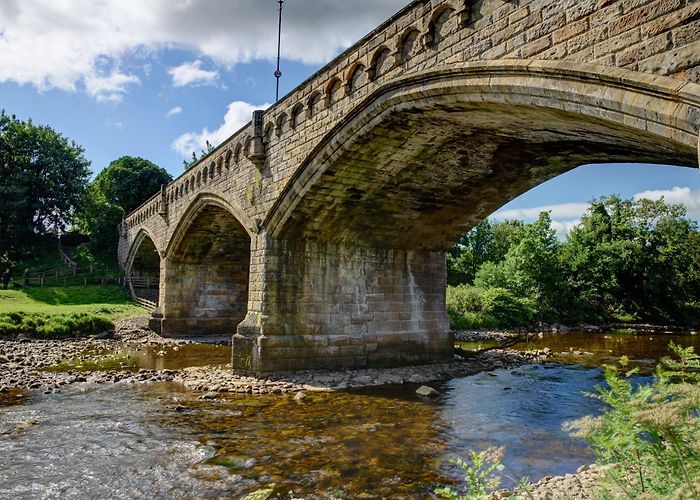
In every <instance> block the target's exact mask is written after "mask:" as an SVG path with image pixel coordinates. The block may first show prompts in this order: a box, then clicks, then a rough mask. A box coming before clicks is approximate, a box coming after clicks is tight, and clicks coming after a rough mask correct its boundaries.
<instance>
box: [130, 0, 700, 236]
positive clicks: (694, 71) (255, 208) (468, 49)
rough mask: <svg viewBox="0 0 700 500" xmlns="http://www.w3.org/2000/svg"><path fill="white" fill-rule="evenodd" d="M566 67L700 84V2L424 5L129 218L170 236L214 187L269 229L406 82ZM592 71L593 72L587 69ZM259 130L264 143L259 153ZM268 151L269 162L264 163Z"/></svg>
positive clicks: (540, 0)
mask: <svg viewBox="0 0 700 500" xmlns="http://www.w3.org/2000/svg"><path fill="white" fill-rule="evenodd" d="M499 59H509V60H513V59H515V60H518V59H521V60H560V61H568V62H573V63H577V64H582V65H594V66H590V68H591V72H592V73H593V74H595V73H596V72H600V71H604V69H601V67H602V68H604V67H605V66H609V67H620V68H624V69H627V70H631V71H639V72H642V73H646V74H653V75H660V76H669V77H673V78H677V79H679V80H682V81H691V82H700V1H699V0H518V1H517V2H516V1H503V0H479V1H476V2H474V1H472V0H443V1H439V0H432V1H428V0H418V1H415V2H413V3H412V4H410V5H409V6H407V7H406V8H405V9H404V10H402V11H401V12H399V13H398V14H397V15H395V16H394V17H393V18H391V19H390V20H388V21H387V22H386V23H384V24H383V25H382V26H380V27H378V28H377V29H376V30H374V31H373V32H371V33H370V34H368V35H367V36H366V37H364V38H363V39H362V40H360V41H359V42H358V43H356V44H355V45H354V46H352V47H350V48H349V49H348V50H346V51H345V52H344V53H342V54H341V55H339V56H338V57H337V58H336V59H334V60H333V61H331V62H330V63H329V64H328V65H327V66H325V67H324V68H322V69H321V70H319V71H318V72H317V73H316V74H314V75H313V76H311V77H310V78H309V79H308V80H307V81H306V82H304V83H302V84H301V85H300V86H299V87H298V88H296V89H295V90H293V91H292V92H290V94H288V95H287V96H285V97H284V98H283V99H281V100H280V101H279V102H278V103H276V104H275V105H273V106H272V107H271V108H269V109H268V110H266V111H265V113H264V115H263V116H262V119H261V125H260V130H258V131H256V129H255V127H254V124H253V123H250V124H248V125H246V126H245V127H243V128H242V129H241V130H240V131H238V132H236V133H235V134H234V135H233V136H231V137H230V138H229V139H228V140H226V141H225V142H224V143H223V144H222V145H220V146H219V147H217V148H216V149H215V150H214V151H213V152H212V153H211V154H209V155H208V156H207V157H205V158H203V159H202V160H201V161H200V162H199V163H198V164H197V165H195V166H194V167H192V168H191V169H190V170H188V171H187V172H186V173H185V174H183V175H182V176H181V177H179V178H178V179H176V180H175V181H174V182H173V183H171V184H170V185H169V186H168V187H167V189H166V191H165V193H164V197H163V198H160V197H159V196H155V197H154V198H153V199H151V200H149V201H148V202H146V203H145V204H144V205H143V206H142V207H140V208H139V209H137V210H136V211H135V212H134V213H133V214H131V215H130V216H129V217H128V218H127V219H126V221H125V229H126V230H127V231H132V230H134V229H138V227H139V226H141V225H143V224H144V223H147V222H148V221H155V222H153V223H154V224H156V225H158V214H159V212H161V211H163V210H166V211H167V212H168V216H169V218H170V221H171V222H170V223H169V224H166V226H165V227H164V228H163V230H164V232H165V233H166V234H164V236H163V237H164V239H165V240H167V238H168V236H169V234H168V233H169V232H170V231H172V221H175V222H176V221H177V219H178V217H180V216H181V214H182V213H183V211H184V210H185V209H186V207H187V206H188V204H189V203H190V202H191V200H192V199H193V198H194V197H195V196H196V195H197V194H198V193H200V192H203V191H209V190H212V189H213V190H215V191H216V192H217V193H220V194H221V195H222V196H223V197H225V198H226V199H227V200H229V201H230V202H231V203H233V204H234V205H236V206H237V207H240V209H241V211H242V212H244V213H245V214H246V216H247V217H249V218H250V220H251V221H254V222H253V224H254V225H256V228H255V229H258V228H259V227H258V226H260V227H262V226H264V224H265V221H266V219H267V218H268V217H269V214H270V211H271V210H272V209H273V206H274V203H275V202H276V200H277V199H278V198H279V197H280V194H281V193H282V192H283V191H284V189H285V188H286V187H287V186H288V184H289V182H290V180H291V179H292V178H293V177H294V175H295V173H296V171H297V170H298V169H299V168H302V166H303V163H304V160H305V159H306V158H308V157H309V155H310V154H312V152H313V151H314V149H315V148H316V147H317V145H318V144H319V142H320V141H321V140H322V139H323V138H324V137H325V136H326V135H327V134H328V133H329V132H330V131H331V130H332V129H333V127H334V126H336V125H337V124H339V123H340V122H342V120H344V119H345V118H346V117H347V116H348V114H349V113H350V112H351V111H352V110H353V109H354V108H355V107H356V106H357V105H358V104H359V103H361V102H362V101H363V100H364V99H365V98H367V97H368V96H369V95H370V93H371V92H373V91H375V90H376V89H378V88H379V87H380V86H381V85H383V84H385V83H387V82H390V81H392V80H394V79H396V78H398V77H403V76H406V75H410V74H412V73H416V72H420V71H423V70H426V69H435V68H439V67H450V66H454V65H459V64H463V63H465V62H470V61H489V60H499ZM582 67H585V66H582ZM256 134H259V136H258V137H257V138H258V139H259V140H260V144H259V146H260V147H259V148H256V147H255V146H256ZM256 155H261V156H256Z"/></svg>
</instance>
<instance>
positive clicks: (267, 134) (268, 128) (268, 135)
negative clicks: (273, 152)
mask: <svg viewBox="0 0 700 500" xmlns="http://www.w3.org/2000/svg"><path fill="white" fill-rule="evenodd" d="M274 130H275V124H274V123H272V122H268V123H267V125H265V131H264V132H263V138H264V142H265V144H270V142H272V132H273V131H274Z"/></svg>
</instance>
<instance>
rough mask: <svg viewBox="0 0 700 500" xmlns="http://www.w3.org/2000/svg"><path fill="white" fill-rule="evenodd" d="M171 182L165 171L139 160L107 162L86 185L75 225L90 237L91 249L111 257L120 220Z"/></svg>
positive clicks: (128, 159) (121, 159) (113, 252)
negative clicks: (106, 165)
mask: <svg viewBox="0 0 700 500" xmlns="http://www.w3.org/2000/svg"><path fill="white" fill-rule="evenodd" d="M171 181H172V176H171V175H170V174H169V173H168V172H167V171H166V170H164V169H163V168H161V167H159V166H158V165H156V164H155V163H152V162H150V161H148V160H144V159H143V158H134V157H131V156H122V157H121V158H119V159H117V160H114V161H113V162H111V163H110V164H109V166H108V167H107V168H105V169H104V170H103V171H102V172H100V173H99V174H98V175H97V177H95V180H94V181H93V182H92V183H91V184H90V185H89V187H88V190H87V193H86V196H85V200H84V203H83V209H82V210H81V211H80V213H79V216H78V220H79V223H78V225H79V227H80V229H81V230H83V231H86V232H88V233H89V234H90V236H91V238H92V241H93V248H94V250H95V251H96V252H98V253H107V254H109V255H111V256H112V257H113V256H115V255H116V249H117V241H118V238H119V235H118V233H117V226H118V225H119V223H120V221H121V219H122V217H123V216H124V215H125V214H128V213H130V212H132V211H133V210H134V209H135V208H137V207H139V206H140V205H141V204H142V203H143V202H144V201H146V200H147V199H149V198H150V197H151V196H153V195H154V194H155V193H157V192H158V191H159V190H160V186H161V185H163V184H168V183H169V182H171Z"/></svg>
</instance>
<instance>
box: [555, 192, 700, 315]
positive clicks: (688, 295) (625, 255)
mask: <svg viewBox="0 0 700 500" xmlns="http://www.w3.org/2000/svg"><path fill="white" fill-rule="evenodd" d="M697 240H698V231H697V224H696V223H695V222H693V221H690V220H689V219H688V218H687V217H686V212H685V209H684V207H682V206H680V205H668V204H666V203H665V202H664V201H663V200H656V201H652V200H646V199H641V200H637V201H634V200H622V199H620V198H619V197H617V196H612V197H609V198H603V199H601V200H597V201H594V202H593V203H592V204H591V208H590V209H589V211H588V213H587V214H586V215H585V216H584V217H583V220H582V223H581V224H580V226H579V227H577V228H575V229H574V230H573V231H572V232H571V234H570V236H569V239H568V241H567V242H566V243H565V244H564V247H563V249H562V255H563V261H564V263H565V265H566V267H567V276H568V281H569V284H570V285H571V287H572V289H573V290H575V292H576V294H577V295H578V296H579V297H580V298H581V299H582V301H583V302H584V303H585V304H586V306H587V309H588V310H589V311H590V312H591V313H593V314H595V315H596V316H597V317H598V318H603V319H605V318H611V317H612V318H615V317H618V318H625V319H641V320H646V321H654V322H659V321H671V322H679V321H683V320H684V319H686V320H687V319H689V318H688V316H690V315H692V313H691V312H690V311H689V307H691V306H692V304H693V303H694V302H696V301H697V297H698V291H699V290H700V274H699V273H698V269H700V264H699V261H698V250H697V248H696V245H697Z"/></svg>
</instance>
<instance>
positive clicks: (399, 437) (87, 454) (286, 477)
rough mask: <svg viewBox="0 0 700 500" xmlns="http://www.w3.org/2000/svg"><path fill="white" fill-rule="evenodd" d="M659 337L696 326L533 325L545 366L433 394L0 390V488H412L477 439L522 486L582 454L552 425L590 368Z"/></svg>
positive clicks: (386, 390) (588, 404) (572, 464)
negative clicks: (607, 328)
mask: <svg viewBox="0 0 700 500" xmlns="http://www.w3.org/2000/svg"><path fill="white" fill-rule="evenodd" d="M671 339H673V340H674V341H676V342H677V343H680V344H682V345H686V346H687V345H693V346H695V348H696V350H700V337H699V336H697V335H674V336H667V335H657V334H649V333H640V334H632V333H629V332H624V331H618V332H605V333H583V332H568V333H564V334H547V335H544V336H543V338H541V339H536V340H535V341H534V342H531V343H530V344H529V345H528V346H523V347H527V348H533V347H534V348H538V349H541V348H544V347H549V348H551V349H552V350H554V351H557V352H562V353H563V354H560V355H556V356H555V357H554V358H553V360H552V361H551V362H547V363H545V364H538V365H525V366H522V367H518V368H513V369H501V370H495V371H492V372H483V373H480V374H477V375H474V376H470V377H464V378H460V379H454V380H451V381H448V382H443V383H439V384H430V385H431V386H433V387H435V388H436V389H437V390H438V391H439V392H440V396H439V397H437V398H435V399H425V398H421V397H419V396H417V395H416V394H415V392H414V391H415V386H412V385H405V386H390V387H383V388H379V389H377V388H374V389H364V390H358V391H353V392H339V393H312V394H309V395H308V397H307V398H306V399H304V400H303V401H296V400H295V399H294V398H293V395H291V394H285V395H276V396H247V395H234V394H227V395H222V396H221V398H220V399H214V400H202V399H198V397H199V396H200V394H199V393H195V392H190V391H187V390H185V389H184V388H182V387H181V386H178V385H176V384H157V385H154V384H151V385H140V384H102V385H88V384H76V385H72V386H69V387H67V388H64V389H63V390H62V392H58V393H51V394H37V393H32V394H29V395H28V396H26V397H23V398H15V399H16V401H15V400H14V399H13V397H14V394H10V395H9V396H6V397H5V398H4V399H3V400H2V401H1V402H0V404H2V405H3V406H2V407H0V497H2V498H59V497H60V498H86V497H91V498H136V497H152V498H153V497H155V498H157V497H160V498H163V497H167V498H192V497H209V498H218V497H229V498H230V497H233V498H236V497H240V496H243V495H244V494H245V493H249V492H251V491H254V490H256V489H258V488H262V487H265V486H266V485H270V484H272V483H274V484H275V485H276V490H275V491H276V492H277V494H278V495H279V497H280V498H282V497H284V496H285V495H286V494H287V492H293V493H294V495H296V496H297V497H305V498H374V497H378V496H384V497H392V498H395V497H402V498H412V497H413V498H425V497H426V496H428V495H429V494H430V492H431V491H432V490H433V489H434V488H435V487H436V486H438V485H441V484H452V483H455V482H458V481H459V479H460V478H461V477H462V476H463V474H462V473H461V471H460V470H459V469H457V468H456V467H455V466H453V465H452V464H450V463H449V461H448V460H449V458H451V457H456V456H465V455H466V453H467V450H469V449H475V450H481V449H484V448H486V447H489V446H504V447H505V448H506V457H505V461H504V464H505V466H506V470H505V472H504V474H505V475H506V476H510V477H513V478H518V477H521V476H529V478H530V479H531V480H533V481H536V480H538V479H539V478H541V477H542V476H545V475H558V474H564V473H568V472H573V471H575V470H576V468H577V467H578V466H580V465H582V464H585V463H589V462H591V461H592V460H593V457H592V454H591V452H590V450H589V449H588V447H587V445H586V443H585V442H584V441H582V440H580V439H575V438H572V437H570V436H569V435H568V434H566V433H565V432H563V431H562V430H561V425H562V423H563V422H565V421H568V420H572V419H575V418H578V417H581V416H583V415H586V414H595V413H597V412H599V411H600V406H599V404H598V403H597V401H595V400H593V399H591V398H589V397H586V396H585V395H584V392H586V391H591V390H593V387H594V386H595V385H596V384H601V383H603V379H602V370H601V368H600V365H601V364H602V363H610V362H614V361H615V359H616V357H618V356H621V355H628V356H630V358H632V359H633V360H634V362H635V363H636V364H637V365H638V366H640V367H642V368H643V369H644V370H646V371H648V370H649V369H650V368H651V367H652V366H653V364H654V363H655V361H656V360H657V359H658V358H659V357H661V356H662V355H664V354H666V351H667V347H666V346H667V344H668V341H669V340H671ZM197 349H199V350H200V351H197V353H199V355H202V354H203V352H204V351H206V348H204V350H202V349H203V348H201V347H189V348H188V347H183V348H182V349H180V350H179V351H177V352H172V353H169V354H168V356H169V357H170V360H169V361H168V356H165V360H164V361H163V358H164V356H162V353H161V356H156V355H155V353H148V352H141V353H139V355H138V356H134V357H133V358H132V359H134V360H135V363H136V365H135V366H132V368H133V367H138V366H144V367H152V366H155V364H158V363H160V365H161V366H166V367H172V366H175V367H181V366H183V365H187V364H188V363H194V362H195V359H196V358H197V357H196V356H194V354H196V353H195V352H194V350H197ZM212 349H214V348H212ZM222 349H226V348H222V347H217V348H216V354H217V355H218V356H226V352H225V351H224V353H223V354H222ZM190 351H192V352H190ZM123 354H124V353H120V355H123ZM157 359H160V361H156V360H157ZM183 360H189V361H183ZM641 377H642V378H641V379H640V381H644V380H645V378H647V379H648V375H642V376H641ZM504 486H506V487H507V486H512V482H510V481H509V480H508V479H506V480H505V482H504Z"/></svg>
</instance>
